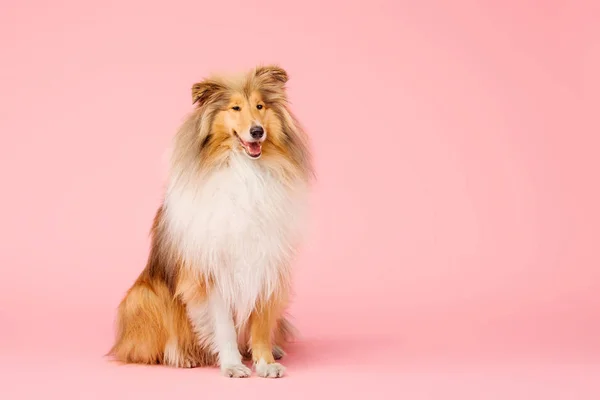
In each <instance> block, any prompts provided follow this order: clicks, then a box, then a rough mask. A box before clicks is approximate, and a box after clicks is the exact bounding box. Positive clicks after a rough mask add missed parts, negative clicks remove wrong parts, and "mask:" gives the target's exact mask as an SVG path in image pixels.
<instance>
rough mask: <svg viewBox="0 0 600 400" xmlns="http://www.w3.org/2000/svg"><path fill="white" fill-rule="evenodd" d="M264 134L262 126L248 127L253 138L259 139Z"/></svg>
mask: <svg viewBox="0 0 600 400" xmlns="http://www.w3.org/2000/svg"><path fill="white" fill-rule="evenodd" d="M264 134H265V130H264V129H263V127H262V126H253V127H252V128H250V136H252V137H253V138H254V139H260V138H261V137H263V135H264Z"/></svg>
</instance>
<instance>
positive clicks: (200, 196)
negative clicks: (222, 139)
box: [165, 153, 306, 319]
mask: <svg viewBox="0 0 600 400" xmlns="http://www.w3.org/2000/svg"><path fill="white" fill-rule="evenodd" d="M179 173H182V172H181V171H180V172H179ZM183 174H184V175H185V172H183ZM305 195H306V190H305V187H304V185H303V184H302V183H301V181H298V182H297V184H295V185H292V187H290V185H289V184H287V185H286V184H285V183H284V182H283V181H282V180H281V178H280V177H278V176H277V175H275V174H273V173H272V172H270V171H268V170H267V169H265V168H264V167H263V166H261V164H260V161H256V160H250V159H249V158H248V157H246V156H244V155H242V154H237V153H233V154H232V155H231V157H230V160H229V165H228V166H227V167H225V168H223V169H221V170H217V171H214V172H212V173H211V174H209V175H207V176H206V177H205V178H198V177H196V176H192V174H190V176H187V177H185V179H177V182H171V185H170V186H169V189H168V191H167V196H166V199H165V217H166V221H167V223H168V229H169V232H170V234H171V235H172V238H173V240H175V243H176V244H177V247H178V248H179V249H180V251H181V256H182V257H184V258H185V260H186V261H187V262H188V263H189V264H190V265H193V267H194V268H197V269H198V270H199V272H203V273H205V274H206V273H207V274H210V276H212V277H213V278H214V281H215V282H214V283H215V285H216V289H218V290H219V291H220V292H221V294H222V296H223V299H224V300H225V302H226V303H227V305H228V306H229V307H232V308H233V309H234V310H235V311H236V314H237V315H238V317H239V318H242V319H243V318H246V317H247V316H248V315H249V313H250V312H251V310H252V307H253V306H254V304H255V302H256V299H257V297H258V296H259V295H261V294H262V293H267V294H268V293H271V292H273V291H274V290H277V284H278V282H279V281H280V278H281V277H283V278H284V279H285V278H287V276H288V274H289V272H288V268H289V263H290V261H291V257H292V256H293V254H294V250H295V245H296V241H297V239H298V235H299V234H300V233H301V231H302V229H301V225H302V222H303V221H304V218H305V214H304V206H305Z"/></svg>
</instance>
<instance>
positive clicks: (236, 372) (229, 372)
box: [221, 364, 252, 378]
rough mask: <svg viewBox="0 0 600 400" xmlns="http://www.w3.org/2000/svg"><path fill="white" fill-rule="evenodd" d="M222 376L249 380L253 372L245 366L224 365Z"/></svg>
mask: <svg viewBox="0 0 600 400" xmlns="http://www.w3.org/2000/svg"><path fill="white" fill-rule="evenodd" d="M221 374H223V375H224V376H226V377H228V378H247V377H249V376H250V375H251V374H252V370H251V369H250V368H248V367H246V366H245V365H244V364H233V365H222V366H221Z"/></svg>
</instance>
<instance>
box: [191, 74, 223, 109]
mask: <svg viewBox="0 0 600 400" xmlns="http://www.w3.org/2000/svg"><path fill="white" fill-rule="evenodd" d="M224 90H225V87H224V86H223V85H222V84H220V83H219V82H215V81H212V80H204V81H202V82H198V83H195V84H194V85H193V86H192V104H196V103H198V107H202V106H203V105H204V104H206V103H209V102H211V101H213V100H214V99H216V98H217V96H218V95H219V94H220V93H223V91H224Z"/></svg>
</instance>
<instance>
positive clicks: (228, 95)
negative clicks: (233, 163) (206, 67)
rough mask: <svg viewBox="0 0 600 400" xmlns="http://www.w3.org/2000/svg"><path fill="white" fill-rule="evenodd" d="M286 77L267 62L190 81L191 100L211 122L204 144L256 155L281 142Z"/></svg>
mask: <svg viewBox="0 0 600 400" xmlns="http://www.w3.org/2000/svg"><path fill="white" fill-rule="evenodd" d="M287 80H288V75H287V73H286V72H285V71H284V70H283V69H282V68H280V67H277V66H267V67H258V68H255V69H254V70H252V71H251V72H250V73H248V74H246V75H244V76H241V77H236V78H216V77H213V78H209V79H205V80H203V81H201V82H199V83H196V84H195V85H193V87H192V100H193V102H194V103H195V104H196V105H197V107H198V109H199V110H201V111H202V112H203V114H204V117H205V119H206V120H207V121H206V122H209V123H210V132H207V135H206V138H205V139H204V140H203V146H213V147H214V146H216V147H219V148H221V149H225V148H230V149H232V150H242V151H243V152H244V153H245V154H246V155H247V156H248V157H250V158H252V159H258V158H260V157H261V155H262V154H263V151H264V152H266V153H268V152H269V151H270V150H273V147H277V146H278V145H280V144H281V143H283V141H284V137H283V136H284V132H283V130H282V118H284V109H285V103H286V90H285V84H286V82H287Z"/></svg>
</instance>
